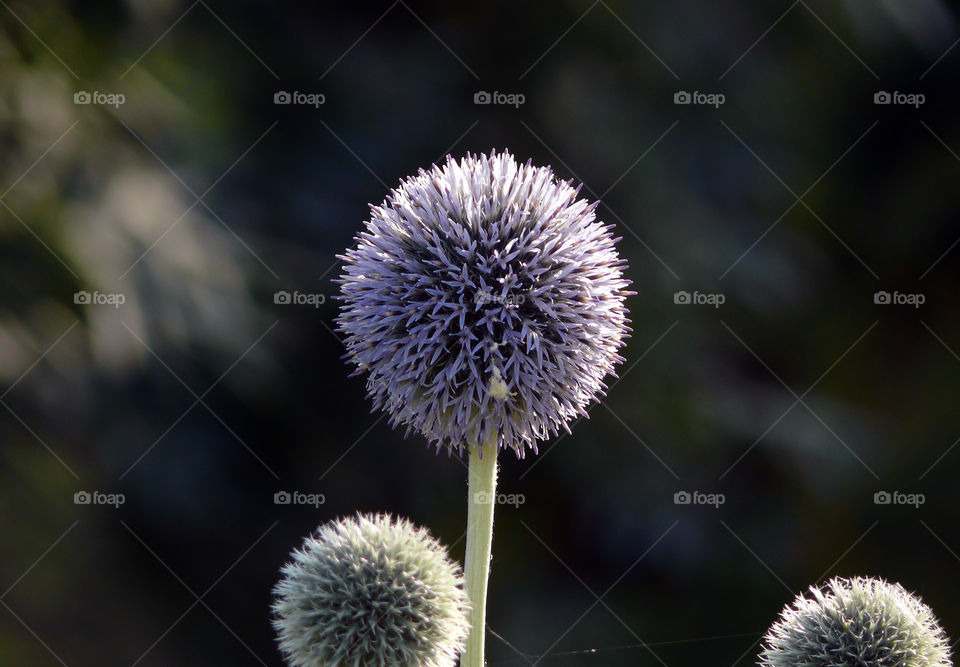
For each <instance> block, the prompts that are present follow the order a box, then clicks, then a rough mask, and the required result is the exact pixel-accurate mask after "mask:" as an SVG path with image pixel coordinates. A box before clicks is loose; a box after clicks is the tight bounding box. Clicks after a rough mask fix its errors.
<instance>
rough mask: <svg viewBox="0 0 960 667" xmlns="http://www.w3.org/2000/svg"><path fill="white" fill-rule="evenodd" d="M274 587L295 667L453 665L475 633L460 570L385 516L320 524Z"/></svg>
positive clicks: (284, 642)
mask: <svg viewBox="0 0 960 667" xmlns="http://www.w3.org/2000/svg"><path fill="white" fill-rule="evenodd" d="M282 573H283V579H282V580H281V581H280V583H278V584H277V586H276V587H275V588H274V594H275V595H276V601H275V602H274V605H273V611H274V613H275V615H276V616H275V619H274V621H273V625H274V628H275V629H276V631H277V633H278V635H279V641H280V649H281V651H282V652H283V653H284V656H285V657H286V659H287V663H288V664H289V665H291V667H387V666H391V665H407V666H410V667H452V666H453V665H455V664H456V661H457V656H458V655H459V653H460V651H461V650H462V646H463V642H464V638H465V637H466V635H467V632H468V630H469V624H468V621H467V616H466V613H467V609H468V602H467V598H466V595H465V594H464V592H463V590H462V589H461V585H462V576H461V573H460V570H459V568H458V567H457V566H456V565H454V564H453V563H452V562H451V561H450V560H449V558H448V557H447V553H446V550H445V549H444V548H443V546H442V545H441V544H440V543H439V542H437V541H436V540H435V539H433V538H432V537H430V535H429V534H428V533H427V531H425V530H424V529H422V528H417V527H416V526H414V525H413V524H411V523H409V522H408V521H405V520H402V519H399V520H394V519H392V518H391V517H389V516H387V515H376V516H373V515H358V516H356V517H354V518H349V519H342V520H340V521H333V522H331V523H328V524H326V525H324V526H321V527H320V528H319V529H318V530H317V531H316V532H315V533H314V534H313V535H311V536H310V537H307V538H306V540H305V541H304V543H303V546H302V547H301V548H300V549H298V550H296V551H294V552H293V560H292V561H291V562H290V563H288V564H287V565H285V566H284V567H283V569H282Z"/></svg>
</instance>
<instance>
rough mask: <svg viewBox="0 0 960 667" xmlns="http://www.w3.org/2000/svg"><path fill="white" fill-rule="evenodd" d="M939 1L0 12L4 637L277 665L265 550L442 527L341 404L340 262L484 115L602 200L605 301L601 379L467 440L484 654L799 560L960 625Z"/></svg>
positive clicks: (452, 519) (215, 5) (372, 420)
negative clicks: (307, 102)
mask: <svg viewBox="0 0 960 667" xmlns="http://www.w3.org/2000/svg"><path fill="white" fill-rule="evenodd" d="M958 9H960V8H958V7H957V6H956V5H955V4H951V3H945V2H939V1H938V0H922V1H921V0H917V1H916V2H910V3H905V2H894V1H893V0H889V1H880V0H846V1H844V2H827V1H826V0H803V1H801V2H794V3H790V2H775V3H769V2H747V3H719V4H717V3H714V4H706V5H705V4H703V3H698V2H692V1H690V0H682V1H680V2H675V3H631V2H625V1H619V0H601V1H600V2H597V3H593V4H591V3H589V2H559V3H549V2H525V3H509V2H493V3H486V4H477V3H459V4H458V3H446V2H444V3H441V2H415V1H412V0H407V1H406V2H396V3H394V4H389V3H370V4H367V3H281V4H275V3H252V2H243V1H241V2H236V3H223V2H215V1H213V0H200V1H198V2H194V3H192V4H191V3H190V2H179V1H177V0H165V1H163V2H147V1H146V0H130V1H128V2H106V3H97V4H96V5H90V4H87V3H59V2H53V1H44V2H40V3H26V2H10V3H8V4H3V6H2V8H0V68H2V73H3V76H2V77H0V151H2V152H0V155H2V159H0V204H2V205H0V252H2V261H0V268H2V271H3V291H2V296H0V381H2V385H0V403H2V406H3V409H0V442H2V446H0V535H2V538H0V540H2V541H0V602H2V608H0V664H3V665H48V664H49V665H57V664H66V665H70V667H74V666H77V665H132V664H138V665H144V666H147V665H172V664H173V665H257V664H266V665H280V664H281V660H280V656H279V654H278V653H277V651H276V648H275V645H274V641H273V636H272V631H271V628H270V625H269V615H268V606H269V600H270V597H269V591H270V588H271V587H272V585H273V584H274V583H275V581H276V578H277V572H278V569H279V567H280V565H281V564H282V563H283V561H284V559H285V558H286V556H287V554H288V553H289V551H290V550H291V549H292V548H293V547H294V546H295V545H297V544H298V543H299V541H300V540H301V538H302V536H303V535H305V534H306V533H308V532H309V531H310V530H311V529H313V528H314V527H315V526H316V525H318V524H319V523H321V522H324V521H327V520H329V519H331V518H334V517H336V516H341V515H344V514H349V513H352V512H355V511H358V510H360V511H389V512H394V513H396V514H400V515H404V516H407V517H409V518H410V519H412V520H413V521H415V522H417V523H419V524H422V525H424V526H426V527H428V528H429V529H430V530H431V531H432V532H433V533H434V534H435V535H436V536H437V537H439V538H440V539H441V540H442V541H443V542H444V543H446V544H448V545H450V546H451V550H452V553H453V554H454V555H455V556H456V557H457V558H462V554H463V541H462V537H463V530H464V522H465V515H466V503H465V481H466V471H465V468H464V467H463V465H462V462H461V461H459V460H458V459H457V458H455V457H454V458H450V457H447V456H445V455H442V454H441V455H439V456H437V455H435V454H434V453H433V451H432V450H430V449H428V447H427V446H426V443H425V442H424V441H423V439H422V438H420V437H419V436H417V435H415V434H412V435H410V436H409V437H408V438H407V439H406V440H404V438H403V433H402V432H401V431H394V430H391V429H390V428H389V427H388V426H387V424H386V420H385V419H383V418H382V417H381V415H379V414H371V413H370V404H369V401H367V400H366V398H365V396H364V386H363V380H362V379H361V378H348V375H349V372H350V369H349V368H348V367H347V366H346V365H345V364H344V362H343V360H342V359H341V356H342V354H343V346H342V344H341V343H340V342H339V341H338V339H337V335H336V334H335V332H334V327H335V325H334V317H335V315H336V304H335V302H334V298H333V297H334V295H335V294H336V292H337V287H336V284H335V283H334V282H333V280H334V279H335V278H336V277H337V275H338V273H339V269H338V266H337V264H336V259H335V255H336V254H337V253H338V252H341V251H342V250H343V249H344V248H345V247H347V246H348V245H349V244H350V243H351V240H352V238H353V236H354V234H356V233H357V232H358V231H359V230H360V228H361V225H362V222H363V220H364V218H365V216H366V215H367V204H368V203H369V202H379V201H381V200H382V199H383V197H384V196H385V194H386V192H387V189H388V188H389V187H391V186H393V185H395V184H396V183H397V181H398V180H399V179H400V178H401V177H403V176H405V175H407V174H410V173H412V172H414V171H415V170H416V169H418V168H420V167H422V166H428V165H429V164H431V163H432V162H434V161H437V160H439V159H441V158H442V157H443V156H444V155H445V154H447V153H448V152H450V153H452V154H454V155H462V154H463V153H465V152H467V151H489V150H490V149H491V148H500V149H502V148H509V149H510V150H511V151H513V152H514V153H515V154H516V155H517V156H518V157H519V158H521V159H523V160H526V159H528V158H529V159H532V160H533V161H534V162H535V163H538V164H551V165H552V166H553V167H554V168H555V170H556V171H557V173H558V174H559V175H560V176H561V177H562V178H572V179H574V180H576V181H577V182H582V183H584V189H583V191H582V192H583V194H584V195H585V196H587V197H590V198H600V199H601V200H602V204H601V206H600V208H599V212H600V214H601V217H602V218H603V219H604V220H606V221H608V222H612V223H615V224H616V225H617V229H618V233H619V235H621V236H622V237H623V240H622V242H621V243H620V248H621V252H622V253H623V255H624V256H625V257H626V258H627V259H628V261H629V271H628V274H629V277H630V278H631V280H633V282H634V289H635V290H636V292H637V295H636V296H633V297H631V298H630V299H629V308H630V311H631V318H632V320H633V329H634V332H633V337H632V338H631V339H630V341H629V344H628V346H627V348H626V351H625V353H624V356H625V357H626V359H627V361H626V363H625V364H624V365H623V367H622V368H621V378H622V379H621V380H619V381H617V382H616V384H615V385H612V386H611V390H610V392H609V396H608V398H607V399H606V400H604V402H603V404H602V405H597V406H594V407H593V408H592V409H591V411H590V414H591V418H590V419H589V420H582V421H580V422H578V423H577V424H576V425H575V426H574V427H573V433H572V435H569V436H564V437H560V438H555V439H553V440H551V441H548V442H546V443H544V445H543V447H542V448H541V450H540V454H539V455H538V456H529V457H527V459H526V460H523V461H517V460H515V459H514V457H513V456H512V454H505V455H503V457H502V472H501V489H502V490H503V491H504V492H505V493H512V494H522V496H523V499H524V503H523V504H522V505H520V506H518V507H510V506H504V507H500V508H498V515H497V523H496V534H495V541H494V561H493V573H492V577H493V578H492V582H491V589H490V610H489V619H488V620H489V624H490V628H491V630H492V632H493V633H496V636H495V635H494V634H491V635H490V636H489V637H488V659H489V664H490V665H491V666H493V665H524V664H544V665H553V664H556V665H670V666H671V667H673V666H682V665H748V664H752V663H753V661H754V656H755V655H756V652H757V646H756V644H757V642H758V641H759V639H760V636H761V633H762V632H763V631H764V630H765V629H766V627H768V625H769V624H770V623H771V622H772V621H773V620H774V618H775V617H776V615H777V613H778V612H779V610H780V609H781V607H782V606H783V605H784V604H785V603H786V602H788V601H789V600H790V599H791V598H792V597H793V595H794V594H795V593H797V592H799V591H801V590H803V589H804V588H805V587H806V586H808V585H810V584H814V583H817V582H821V581H823V580H824V579H825V578H829V577H830V576H834V575H852V574H871V575H878V576H883V577H886V578H888V579H892V580H896V581H900V582H901V583H903V584H904V585H905V586H906V587H907V588H908V589H910V590H912V591H915V592H917V593H919V594H921V595H922V596H923V598H924V599H925V600H926V601H927V602H929V603H930V604H931V606H932V607H933V608H934V610H935V612H936V613H937V614H938V616H939V617H940V618H941V619H942V621H943V623H944V625H945V627H946V629H947V631H948V632H949V633H950V635H951V637H954V638H955V637H960V598H958V596H957V594H956V592H957V591H956V585H955V584H956V581H957V579H958V577H957V575H958V572H960V558H958V555H957V554H958V553H960V528H958V518H960V517H958V511H957V510H958V505H957V502H956V499H957V491H956V489H957V484H956V480H957V473H958V470H960V450H955V449H953V446H954V445H956V444H957V439H958V437H960V414H958V411H957V396H958V393H957V388H958V382H960V357H958V356H957V355H958V353H960V319H958V309H957V302H958V301H957V289H958V287H957V284H958V280H957V279H958V269H960V247H954V246H955V244H956V243H957V240H958V237H960V225H958V224H957V223H958V215H957V214H958V211H960V206H958V204H960V188H958V184H960V157H958V154H960V124H958V114H957V110H958V105H960V95H958V90H957V86H956V82H957V76H958V73H960V48H956V49H953V48H952V46H955V45H956V40H957V37H958V36H960V34H958V27H957V23H956V20H957V19H956V17H957V16H958V14H957V12H958ZM482 90H485V91H500V92H504V93H520V94H522V95H524V97H525V101H524V103H523V104H522V105H521V106H519V107H516V108H514V107H509V106H496V105H489V106H485V105H475V104H474V94H475V93H477V92H478V91H482ZM78 91H87V92H94V91H98V92H102V93H121V94H123V95H124V96H125V102H124V104H122V105H120V106H118V107H116V108H115V107H111V106H107V105H97V104H93V105H77V104H74V102H73V96H74V94H75V93H77V92H78ZM278 91H290V92H292V91H299V92H304V93H314V92H316V93H323V94H324V95H325V103H324V104H323V105H322V106H320V107H319V108H314V107H311V106H299V105H289V106H286V105H276V104H274V94H275V93H277V92H278ZM679 91H689V92H693V91H700V92H704V93H723V94H724V95H725V102H724V104H723V105H721V106H720V107H719V108H713V107H709V106H702V105H676V104H674V95H675V93H677V92H679ZM879 91H889V92H893V91H899V92H902V93H922V94H923V95H925V102H924V104H922V105H921V106H919V107H916V108H915V107H912V106H905V105H876V104H874V95H875V93H877V92H879ZM198 198H199V201H198ZM798 198H800V199H801V200H802V201H800V202H798V201H797V199H798ZM79 290H86V291H89V292H94V291H99V292H102V293H120V294H123V295H124V298H125V303H124V304H123V305H122V306H120V307H119V308H112V307H109V306H96V305H83V304H76V303H74V293H76V292H77V291H79ZM278 290H286V291H290V292H292V291H294V290H297V291H300V292H302V293H316V294H323V295H325V297H326V300H325V303H324V304H323V305H321V306H319V307H318V308H312V307H309V306H292V305H282V304H275V303H274V293H275V292H277V291H278ZM680 290H685V291H688V292H691V293H692V292H695V291H696V292H699V293H703V294H707V293H719V294H723V295H724V298H725V302H724V303H723V305H722V306H720V307H719V308H713V307H710V306H705V305H699V306H698V305H684V304H677V303H675V299H674V295H675V293H677V292H678V291H680ZM880 290H884V291H888V292H890V293H893V292H898V293H900V294H922V295H923V297H924V301H925V302H924V303H923V304H922V305H921V306H920V307H917V308H915V307H912V306H909V305H883V304H876V303H875V302H874V301H875V300H874V295H875V293H876V292H878V291H880ZM81 490H88V491H94V490H99V491H101V492H104V493H122V494H124V496H125V499H126V502H125V503H124V504H123V505H122V506H121V507H119V508H118V509H114V508H111V507H102V506H92V505H89V506H85V505H76V504H74V502H73V495H74V493H76V492H78V491H81ZM280 490H289V491H293V490H299V491H301V492H314V493H322V494H324V496H325V498H326V503H325V504H323V505H322V506H320V507H319V508H312V507H295V506H278V505H275V504H274V502H273V497H274V494H275V493H276V492H277V491H280ZM683 490H686V491H700V492H704V493H722V494H724V497H725V503H724V504H723V505H722V506H720V507H719V508H716V509H715V508H713V507H709V506H706V507H705V506H684V505H677V504H675V503H674V494H675V493H677V492H678V491H683ZM880 491H889V492H893V491H900V492H903V493H922V494H924V499H925V502H924V504H923V505H922V506H920V507H919V508H914V507H908V506H894V505H877V504H875V502H874V494H875V493H877V492H880ZM198 596H199V597H200V598H201V600H202V601H201V602H197V598H198ZM598 597H600V598H601V600H600V601H599V602H598V599H597V598H598ZM641 642H649V643H651V644H652V646H650V649H649V650H648V649H645V648H641V647H638V644H640V643H641Z"/></svg>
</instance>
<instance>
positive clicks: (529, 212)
mask: <svg viewBox="0 0 960 667" xmlns="http://www.w3.org/2000/svg"><path fill="white" fill-rule="evenodd" d="M578 192H579V188H574V187H573V186H572V185H571V184H570V183H569V182H564V181H559V180H558V179H557V178H556V177H555V176H554V174H553V172H552V171H551V170H550V169H549V168H546V167H534V166H532V165H531V164H530V162H529V161H528V162H527V163H526V164H518V163H517V162H516V161H515V160H514V158H513V156H512V155H510V154H509V153H506V152H505V153H491V154H490V155H489V156H485V155H479V156H474V155H468V156H467V157H465V158H463V159H461V160H459V161H457V160H454V159H452V158H450V157H448V158H447V161H446V163H445V164H443V165H442V166H436V165H434V166H433V167H432V168H431V169H429V170H427V171H425V170H420V172H419V173H418V174H417V175H416V176H412V177H410V178H407V179H406V180H404V181H402V182H401V183H400V185H399V186H398V187H397V188H396V189H394V190H392V191H391V192H390V194H389V196H388V197H387V199H386V201H384V202H383V203H382V204H381V205H380V206H372V207H371V215H370V219H369V220H368V221H367V222H366V228H365V230H364V231H363V232H362V233H361V234H360V235H359V236H358V237H357V239H356V245H355V246H354V247H353V248H351V249H349V250H348V251H347V252H346V254H345V255H343V256H342V257H341V258H340V259H342V260H343V263H344V273H343V275H342V276H341V278H340V282H341V287H342V300H343V302H344V303H343V305H342V306H341V314H340V317H339V318H338V322H339V326H340V330H341V331H342V332H343V333H344V334H346V341H345V342H346V346H347V358H348V359H349V360H350V361H351V362H352V363H354V364H355V365H356V367H357V373H367V374H368V376H367V389H368V391H369V393H370V396H371V397H372V399H373V402H374V405H375V407H378V408H385V409H386V410H387V412H388V413H389V414H390V416H391V422H392V423H393V424H394V425H397V424H403V425H406V426H407V428H408V430H410V429H411V428H412V429H414V430H417V431H419V432H420V433H422V434H423V435H425V436H426V437H427V439H428V440H429V441H430V442H432V443H435V444H436V446H437V448H438V449H439V448H440V447H441V446H445V447H447V448H448V449H449V450H458V451H459V450H460V449H462V448H463V447H464V446H467V447H471V446H474V445H478V446H481V447H482V446H483V444H484V443H487V442H494V443H495V444H496V446H497V447H510V448H512V449H513V450H514V451H515V452H516V453H517V456H519V457H523V455H524V454H525V452H526V450H527V449H531V450H533V451H534V452H536V449H537V443H538V441H540V440H542V439H544V438H547V437H549V436H550V435H555V434H556V433H557V432H558V429H559V428H560V427H563V428H565V429H567V430H568V431H569V427H568V425H567V422H569V421H570V420H571V419H572V418H573V417H574V416H576V415H577V414H580V415H584V416H585V415H586V410H585V406H586V405H588V404H589V403H590V402H591V401H593V400H595V399H597V398H598V397H600V396H602V395H603V392H604V389H606V385H605V384H604V383H603V379H604V378H605V377H606V376H607V375H608V374H610V373H612V372H613V369H614V366H615V365H616V364H617V363H619V362H621V361H623V358H622V357H620V356H619V354H618V350H619V349H620V348H621V347H622V346H623V344H624V342H625V341H624V339H625V338H626V337H627V332H628V331H629V327H628V326H627V323H628V321H629V320H628V319H627V313H626V309H625V307H624V300H625V298H626V296H627V295H628V294H630V292H627V291H626V288H627V286H628V285H629V281H628V280H626V279H625V278H624V277H623V268H624V262H623V260H621V259H620V258H619V256H618V254H617V251H616V248H615V246H614V244H615V243H616V241H618V240H619V239H616V238H614V237H613V236H612V235H611V226H607V225H604V224H603V223H601V222H600V221H599V220H597V218H596V215H595V209H596V203H588V202H587V201H585V200H583V199H579V198H578Z"/></svg>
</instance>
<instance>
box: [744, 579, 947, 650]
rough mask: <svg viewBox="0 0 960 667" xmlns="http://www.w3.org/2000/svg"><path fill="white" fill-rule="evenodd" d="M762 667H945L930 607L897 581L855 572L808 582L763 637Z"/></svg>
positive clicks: (944, 640) (942, 643) (939, 631)
mask: <svg viewBox="0 0 960 667" xmlns="http://www.w3.org/2000/svg"><path fill="white" fill-rule="evenodd" d="M759 664H760V665H762V666H763V667H846V666H848V665H849V667H949V666H950V665H952V664H953V663H952V661H951V659H950V647H949V644H948V640H947V637H946V634H945V633H944V631H943V630H942V629H941V627H940V625H939V623H938V622H937V619H936V618H935V617H934V615H933V612H932V611H931V610H930V608H929V607H927V606H926V605H925V604H924V603H923V602H921V601H920V599H919V598H917V597H915V596H913V595H911V594H910V593H908V592H907V591H906V590H904V588H903V587H902V586H900V584H890V583H887V582H885V581H883V580H880V579H873V578H866V577H857V578H854V579H833V580H831V581H830V582H829V583H828V584H827V585H826V586H824V587H823V588H817V587H813V586H811V588H810V597H804V596H803V595H802V594H801V595H799V596H797V599H796V600H794V602H793V604H792V605H790V606H788V607H787V608H786V609H784V610H783V613H782V614H781V615H780V619H779V620H778V621H777V622H776V623H775V624H774V625H773V627H771V628H770V630H769V632H768V633H767V635H766V637H765V638H764V648H763V651H762V652H761V653H760V662H759Z"/></svg>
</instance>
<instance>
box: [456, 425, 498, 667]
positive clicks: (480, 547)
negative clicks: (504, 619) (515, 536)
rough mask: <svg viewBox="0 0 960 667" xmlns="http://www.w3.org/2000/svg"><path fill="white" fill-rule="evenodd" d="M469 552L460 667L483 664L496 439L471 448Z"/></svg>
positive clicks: (494, 501) (491, 540)
mask: <svg viewBox="0 0 960 667" xmlns="http://www.w3.org/2000/svg"><path fill="white" fill-rule="evenodd" d="M467 487H468V488H467V554H466V559H465V560H466V562H465V565H464V570H465V578H466V587H467V596H468V597H469V598H470V604H471V610H470V636H469V637H467V648H466V650H465V651H464V653H463V657H462V658H461V661H460V665H461V667H483V665H484V661H483V645H484V638H485V637H486V619H487V581H488V579H489V578H490V548H491V546H492V544H493V508H494V506H495V505H496V493H497V444H496V440H493V441H491V442H487V444H486V445H484V447H483V456H482V457H481V455H480V447H477V446H474V447H472V448H471V449H470V473H469V482H468V484H467Z"/></svg>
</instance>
